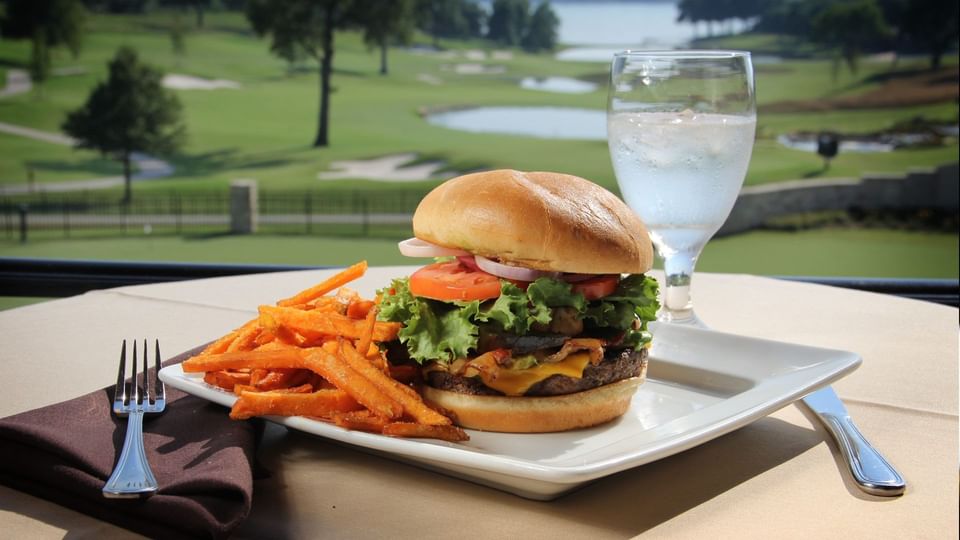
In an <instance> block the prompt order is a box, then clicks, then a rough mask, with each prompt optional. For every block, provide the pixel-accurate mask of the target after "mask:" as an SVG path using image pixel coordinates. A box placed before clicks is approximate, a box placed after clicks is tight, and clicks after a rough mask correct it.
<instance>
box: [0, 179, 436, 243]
mask: <svg viewBox="0 0 960 540" xmlns="http://www.w3.org/2000/svg"><path fill="white" fill-rule="evenodd" d="M424 195H426V191H425V190H422V191H421V190H370V191H359V190H357V191H283V192H270V191H261V192H260V193H259V196H258V200H257V204H258V222H259V224H260V227H261V229H262V230H264V231H268V232H286V233H303V234H314V233H318V234H328V233H329V234H338V233H347V234H351V235H356V234H360V235H370V234H371V233H372V232H374V231H377V230H382V229H383V228H385V227H386V228H391V227H392V228H409V226H410V217H411V216H412V215H413V212H414V210H416V207H417V204H419V202H420V200H421V199H422V198H423V196H424ZM0 227H2V234H3V235H4V237H5V238H6V239H8V240H13V239H17V238H19V239H21V240H25V239H27V238H29V236H30V235H31V234H32V233H35V232H42V233H43V234H45V235H48V236H49V235H62V236H63V237H70V236H73V235H80V234H87V233H91V232H95V233H96V234H99V235H128V234H144V233H146V234H162V233H168V234H192V233H217V232H228V231H229V230H230V194H229V192H227V191H209V192H202V191H201V192H190V193H176V192H156V193H151V192H146V193H139V194H136V195H135V196H134V198H133V200H132V201H130V202H129V203H123V202H121V201H120V200H119V198H118V197H117V196H116V195H104V194H97V193H79V194H76V193H72V194H64V195H57V194H50V193H41V194H37V195H35V196H32V197H16V198H12V197H11V198H4V199H0Z"/></svg>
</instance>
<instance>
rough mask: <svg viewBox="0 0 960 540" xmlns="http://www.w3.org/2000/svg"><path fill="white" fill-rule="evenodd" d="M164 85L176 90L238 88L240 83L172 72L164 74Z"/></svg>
mask: <svg viewBox="0 0 960 540" xmlns="http://www.w3.org/2000/svg"><path fill="white" fill-rule="evenodd" d="M163 86H165V87H167V88H172V89H174V90H219V89H221V88H230V89H234V90H235V89H237V88H240V83H238V82H236V81H228V80H225V79H201V78H200V77H191V76H190V75H178V74H176V73H170V74H168V75H164V76H163Z"/></svg>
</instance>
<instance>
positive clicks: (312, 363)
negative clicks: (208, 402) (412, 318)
mask: <svg viewBox="0 0 960 540" xmlns="http://www.w3.org/2000/svg"><path fill="white" fill-rule="evenodd" d="M366 269H367V264H366V262H360V263H358V264H355V265H353V266H351V267H349V268H347V269H345V270H344V271H342V272H340V273H338V274H337V275H335V276H332V277H330V278H329V279H327V280H325V281H324V282H322V283H319V284H317V285H315V286H313V287H310V288H308V289H306V290H304V291H301V292H300V293H298V294H296V295H294V296H291V297H290V298H286V299H284V300H281V301H279V302H277V304H276V305H264V306H260V307H259V316H258V317H257V318H255V319H253V320H251V321H248V322H247V323H245V324H244V325H242V326H241V327H239V328H236V329H235V330H233V331H231V332H229V333H228V334H226V335H225V336H223V337H221V338H220V339H218V340H216V341H214V342H213V343H211V344H210V345H208V346H207V347H206V348H205V349H204V350H203V352H201V353H200V354H198V355H196V356H194V357H192V358H189V359H187V360H186V361H185V362H184V363H183V364H182V366H183V370H184V372H188V373H204V381H205V382H206V383H207V384H210V385H212V386H216V387H219V388H223V389H225V390H227V391H232V392H233V393H234V394H236V395H237V399H236V401H235V403H234V406H233V408H232V409H231V411H230V417H231V418H234V419H238V420H242V419H246V418H251V417H254V416H264V415H278V416H307V417H312V418H317V419H320V420H323V421H326V422H331V423H334V424H335V425H338V426H341V427H344V428H347V429H354V430H361V431H368V432H372V433H381V434H385V435H389V436H394V437H429V438H435V439H442V440H446V441H463V440H468V439H469V437H467V434H466V432H464V431H463V430H462V429H460V428H458V427H455V426H454V425H453V423H452V420H451V419H450V417H449V415H448V414H447V413H445V411H442V410H438V409H435V408H432V407H430V406H428V405H427V404H426V403H425V402H424V401H423V399H422V398H421V397H420V395H419V394H418V393H417V391H416V390H414V388H413V387H412V386H410V384H409V383H412V382H414V381H415V380H416V378H417V370H416V368H415V367H413V366H392V365H390V364H389V363H388V362H387V358H386V355H385V353H383V352H382V351H381V345H380V344H381V343H383V342H386V341H391V340H394V339H396V338H397V335H398V332H399V331H400V328H401V325H400V324H398V323H388V322H381V321H377V314H378V313H377V312H378V303H379V298H378V299H376V300H375V301H371V300H366V299H364V298H362V297H360V295H359V294H358V293H357V292H356V291H355V290H353V289H351V288H348V287H346V286H345V285H346V284H347V283H349V282H350V281H352V280H354V279H356V278H358V277H360V276H362V275H363V274H364V273H365V272H366ZM334 290H336V291H337V292H336V294H334V295H330V294H328V293H331V292H332V291H334Z"/></svg>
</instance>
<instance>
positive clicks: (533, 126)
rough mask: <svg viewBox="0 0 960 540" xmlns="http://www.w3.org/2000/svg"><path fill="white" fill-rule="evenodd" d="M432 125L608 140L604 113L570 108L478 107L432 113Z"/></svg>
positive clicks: (430, 120)
mask: <svg viewBox="0 0 960 540" xmlns="http://www.w3.org/2000/svg"><path fill="white" fill-rule="evenodd" d="M427 121H428V122H430V123H431V124H433V125H435V126H440V127H445V128H448V129H456V130H459V131H470V132H473V133H501V134H506V135H523V136H527V137H539V138H544V139H581V140H594V141H604V140H606V139H607V114H606V111H602V110H593V109H577V108H572V107H477V108H475V109H465V110H459V111H448V112H442V113H437V114H431V115H429V116H428V117H427Z"/></svg>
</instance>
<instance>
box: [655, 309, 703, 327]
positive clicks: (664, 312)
mask: <svg viewBox="0 0 960 540" xmlns="http://www.w3.org/2000/svg"><path fill="white" fill-rule="evenodd" d="M657 322H662V323H667V324H682V325H684V326H692V327H695V328H703V329H706V328H707V325H706V324H704V323H703V321H701V320H700V317H697V314H696V313H694V312H693V308H690V309H682V310H670V309H667V308H662V309H661V310H660V311H659V312H658V313H657Z"/></svg>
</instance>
